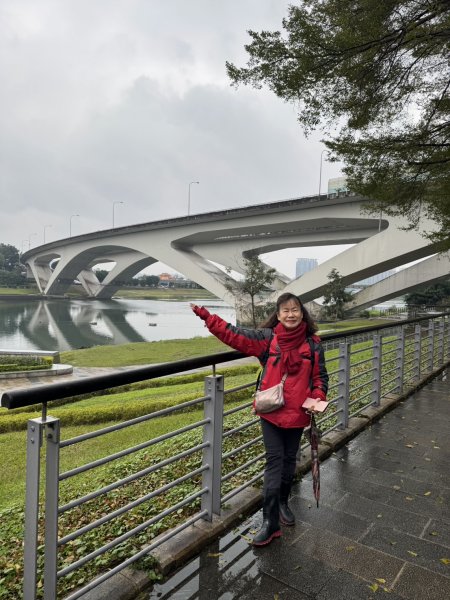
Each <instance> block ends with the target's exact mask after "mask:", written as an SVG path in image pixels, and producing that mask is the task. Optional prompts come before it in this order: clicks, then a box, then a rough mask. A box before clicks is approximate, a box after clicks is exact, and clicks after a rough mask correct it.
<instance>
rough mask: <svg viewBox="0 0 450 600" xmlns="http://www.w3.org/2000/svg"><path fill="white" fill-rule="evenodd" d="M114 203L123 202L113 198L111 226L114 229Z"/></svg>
mask: <svg viewBox="0 0 450 600" xmlns="http://www.w3.org/2000/svg"><path fill="white" fill-rule="evenodd" d="M116 204H123V202H122V200H114V202H113V205H112V226H113V229H114V209H115V208H116Z"/></svg>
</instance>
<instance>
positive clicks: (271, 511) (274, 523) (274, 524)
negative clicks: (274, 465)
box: [252, 490, 281, 546]
mask: <svg viewBox="0 0 450 600" xmlns="http://www.w3.org/2000/svg"><path fill="white" fill-rule="evenodd" d="M280 536H281V530H280V493H279V491H278V490H267V492H266V494H265V496H264V502H263V523H262V525H261V529H260V530H259V531H258V533H257V534H256V535H255V537H254V538H253V542H252V543H253V545H254V546H267V544H270V542H271V541H272V540H273V539H274V538H277V537H280Z"/></svg>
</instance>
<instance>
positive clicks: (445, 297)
mask: <svg viewBox="0 0 450 600" xmlns="http://www.w3.org/2000/svg"><path fill="white" fill-rule="evenodd" d="M405 301H406V304H407V306H450V279H449V280H448V281H441V282H438V283H434V284H433V285H429V286H427V287H424V288H421V289H418V290H416V291H415V292H411V293H410V294H406V296H405Z"/></svg>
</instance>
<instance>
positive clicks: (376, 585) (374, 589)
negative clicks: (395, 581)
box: [369, 583, 379, 592]
mask: <svg viewBox="0 0 450 600" xmlns="http://www.w3.org/2000/svg"><path fill="white" fill-rule="evenodd" d="M369 588H370V589H371V590H372V592H376V591H377V589H378V588H379V585H378V583H373V584H372V585H369Z"/></svg>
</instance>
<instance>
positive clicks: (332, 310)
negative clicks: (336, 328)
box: [323, 269, 352, 320]
mask: <svg viewBox="0 0 450 600" xmlns="http://www.w3.org/2000/svg"><path fill="white" fill-rule="evenodd" d="M327 279H328V283H327V285H326V286H325V292H324V294H323V298H324V299H323V304H324V306H325V312H326V315H327V317H329V318H330V319H333V320H337V319H342V318H343V317H344V305H345V303H346V302H349V301H350V300H351V298H352V295H351V294H350V293H349V292H346V291H345V284H344V283H343V282H342V277H341V276H340V275H339V271H338V270H337V269H332V270H331V271H330V273H328V275H327Z"/></svg>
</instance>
